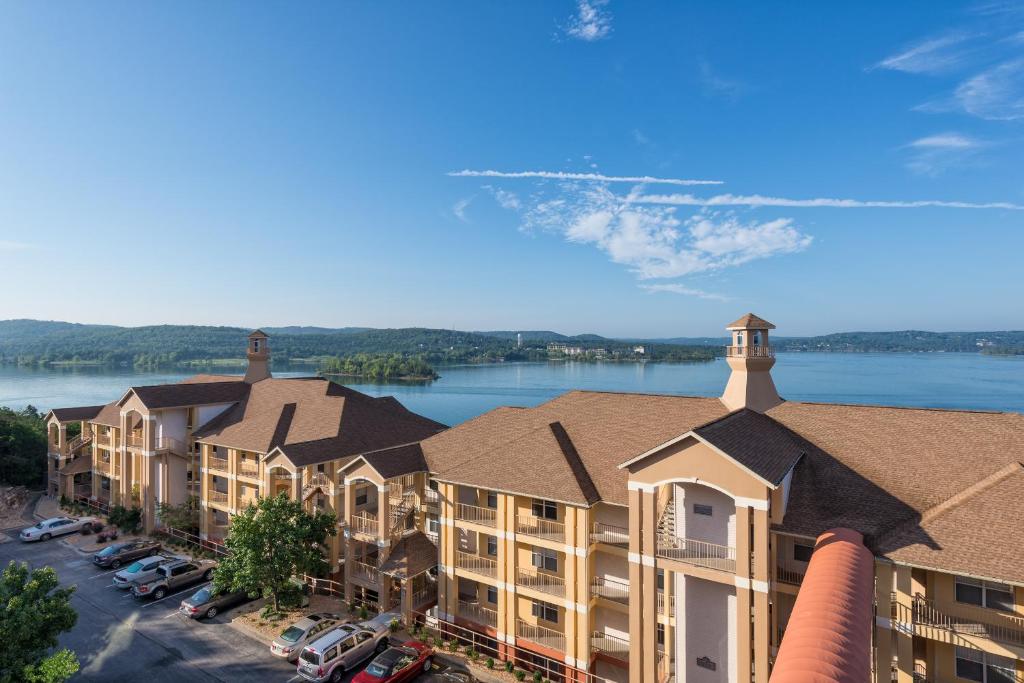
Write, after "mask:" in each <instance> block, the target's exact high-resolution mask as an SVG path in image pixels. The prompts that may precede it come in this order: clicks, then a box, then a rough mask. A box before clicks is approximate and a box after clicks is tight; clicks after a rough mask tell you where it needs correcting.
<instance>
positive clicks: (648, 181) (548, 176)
mask: <svg viewBox="0 0 1024 683" xmlns="http://www.w3.org/2000/svg"><path fill="white" fill-rule="evenodd" d="M448 175H450V176H453V177H457V178H506V179H517V178H539V179H542V180H582V181H590V182H598V183H633V184H642V185H721V184H722V183H723V181H721V180H689V179H684V178H654V177H651V176H609V175H603V174H601V173H569V172H566V171H514V172H506V171H471V170H469V169H465V170H462V171H450V172H449V173H448Z"/></svg>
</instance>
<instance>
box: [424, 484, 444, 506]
mask: <svg viewBox="0 0 1024 683" xmlns="http://www.w3.org/2000/svg"><path fill="white" fill-rule="evenodd" d="M422 504H423V507H430V508H437V507H438V506H439V505H440V504H441V493H440V491H435V490H434V489H429V488H428V489H427V490H425V491H424V492H423V498H422Z"/></svg>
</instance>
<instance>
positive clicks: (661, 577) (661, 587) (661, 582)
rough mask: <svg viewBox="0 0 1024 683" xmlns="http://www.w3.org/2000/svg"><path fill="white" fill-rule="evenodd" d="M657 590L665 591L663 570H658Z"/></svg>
mask: <svg viewBox="0 0 1024 683" xmlns="http://www.w3.org/2000/svg"><path fill="white" fill-rule="evenodd" d="M658 590H660V591H663V590H665V570H664V569H659V570H658Z"/></svg>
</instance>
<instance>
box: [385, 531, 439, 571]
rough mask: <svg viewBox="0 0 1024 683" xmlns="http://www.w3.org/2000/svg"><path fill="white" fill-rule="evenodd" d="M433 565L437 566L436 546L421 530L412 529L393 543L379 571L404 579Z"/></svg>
mask: <svg viewBox="0 0 1024 683" xmlns="http://www.w3.org/2000/svg"><path fill="white" fill-rule="evenodd" d="M434 566H437V546H436V545H434V542H433V541H431V540H430V539H429V538H428V537H427V535H426V534H424V533H423V532H422V531H414V532H412V533H410V534H406V535H405V536H403V537H402V538H401V539H400V540H399V541H398V542H397V543H395V547H394V548H392V549H391V552H390V553H389V554H388V558H387V559H386V560H384V563H383V564H381V566H380V571H381V573H383V574H387V575H388V576H393V577H395V578H397V579H406V578H409V577H413V576H416V575H417V574H422V573H423V572H425V571H427V570H428V569H430V568H431V567H434Z"/></svg>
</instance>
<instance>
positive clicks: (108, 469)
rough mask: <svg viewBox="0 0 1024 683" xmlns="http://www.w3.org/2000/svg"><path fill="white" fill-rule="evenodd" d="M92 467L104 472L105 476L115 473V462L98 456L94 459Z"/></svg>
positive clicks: (98, 472) (94, 469)
mask: <svg viewBox="0 0 1024 683" xmlns="http://www.w3.org/2000/svg"><path fill="white" fill-rule="evenodd" d="M92 468H93V471H95V472H96V473H97V474H102V475H103V476H105V477H110V476H112V475H113V474H114V463H113V462H111V461H110V460H103V459H100V458H97V459H96V460H94V461H93V463H92Z"/></svg>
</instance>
